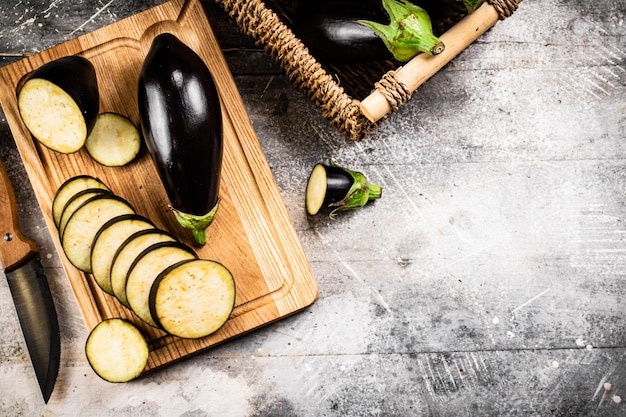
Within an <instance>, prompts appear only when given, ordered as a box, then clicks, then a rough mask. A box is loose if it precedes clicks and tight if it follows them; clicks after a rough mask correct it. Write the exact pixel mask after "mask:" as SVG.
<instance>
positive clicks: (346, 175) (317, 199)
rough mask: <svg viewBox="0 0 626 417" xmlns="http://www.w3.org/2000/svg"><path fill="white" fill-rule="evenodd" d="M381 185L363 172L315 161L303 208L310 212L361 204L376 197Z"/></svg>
mask: <svg viewBox="0 0 626 417" xmlns="http://www.w3.org/2000/svg"><path fill="white" fill-rule="evenodd" d="M381 195H382V187H381V186H380V185H377V184H372V183H370V182H369V181H368V180H367V178H366V177H365V175H364V174H362V173H361V172H357V171H352V170H349V169H346V168H343V167H340V166H337V165H334V164H333V165H325V164H317V165H315V166H314V167H313V170H312V171H311V174H310V175H309V180H308V182H307V186H306V211H307V213H309V214H310V215H312V216H314V215H316V214H318V213H320V212H330V216H331V217H333V216H334V215H335V213H337V212H339V211H345V210H350V209H354V208H358V207H362V206H364V205H365V204H366V203H367V202H368V201H370V200H375V199H378V198H380V197H381Z"/></svg>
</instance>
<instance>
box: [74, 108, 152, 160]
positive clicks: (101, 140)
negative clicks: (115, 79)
mask: <svg viewBox="0 0 626 417" xmlns="http://www.w3.org/2000/svg"><path fill="white" fill-rule="evenodd" d="M85 149H87V152H88V153H89V155H90V156H91V157H92V158H93V159H94V160H95V161H96V162H98V163H100V164H102V165H104V166H108V167H119V166H123V165H126V164H128V163H129V162H131V161H132V160H133V159H135V157H136V156H137V154H138V153H139V150H140V149H141V136H140V135H139V129H137V126H135V124H134V123H133V122H131V121H130V119H128V118H127V117H126V116H123V115H121V114H118V113H113V112H106V113H100V114H99V115H98V117H97V119H96V124H95V125H94V127H93V130H92V131H91V133H90V134H89V136H87V140H86V141H85Z"/></svg>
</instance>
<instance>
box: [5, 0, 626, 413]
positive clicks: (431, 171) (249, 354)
mask: <svg viewBox="0 0 626 417" xmlns="http://www.w3.org/2000/svg"><path fill="white" fill-rule="evenodd" d="M158 3H159V2H158V1H153V2H151V3H149V2H139V1H132V0H131V1H115V0H112V1H110V2H106V1H104V2H100V1H98V2H96V1H85V2H81V3H80V4H76V3H73V2H70V1H69V0H55V1H43V0H33V1H21V2H17V3H15V2H8V1H2V2H0V64H8V63H10V62H14V61H15V60H17V59H19V58H20V57H22V56H23V55H24V54H28V53H32V52H37V51H40V50H43V49H45V48H47V47H50V46H53V45H55V44H57V43H59V42H61V41H63V40H65V39H70V38H72V37H74V36H77V35H79V34H81V33H84V32H87V31H91V30H94V29H97V28H99V27H102V26H104V25H107V24H109V23H113V22H115V21H117V20H119V19H121V18H123V17H125V16H128V15H131V14H133V13H136V12H138V11H140V10H145V9H147V8H149V7H150V6H152V5H155V4H158ZM205 5H206V8H207V10H208V14H209V19H210V20H211V22H212V24H213V25H214V27H215V29H216V31H217V33H218V38H219V39H220V41H221V43H222V46H223V49H224V52H225V55H226V57H227V59H228V61H229V64H230V65H231V68H232V71H233V73H234V74H235V79H236V81H237V84H238V86H239V88H240V91H241V94H242V96H243V99H244V102H245V104H246V106H247V109H248V111H249V113H250V118H251V120H252V121H253V123H254V127H255V129H256V132H257V135H258V137H259V139H260V141H261V143H262V145H263V148H264V150H265V152H266V155H267V158H268V160H269V163H270V166H271V168H272V170H273V172H274V174H275V176H276V179H277V181H278V184H279V186H280V189H281V192H282V194H283V196H284V199H285V202H286V204H287V207H288V209H289V212H290V214H291V216H292V218H293V220H294V223H295V225H296V228H297V231H298V234H299V237H300V239H301V241H302V244H303V246H304V248H305V251H306V253H307V255H308V257H309V259H310V261H311V264H312V267H313V270H314V273H315V275H316V278H317V280H318V283H319V289H320V297H319V300H318V301H317V302H316V303H315V304H314V305H313V306H312V307H310V308H309V309H308V310H306V311H304V312H302V313H300V314H298V315H295V316H293V317H290V318H288V319H285V320H283V321H280V322H278V323H276V324H273V325H271V326H269V327H266V328H264V329H261V330H259V331H256V332H254V333H252V334H249V335H246V336H244V337H241V338H239V339H236V340H235V341H233V342H231V343H227V344H224V345H222V346H220V347H217V348H215V349H212V350H210V351H208V352H205V353H202V354H199V355H197V356H194V357H192V358H189V359H186V360H184V361H181V362H179V363H176V364H174V365H171V366H168V367H166V368H164V369H163V370H160V371H158V372H156V373H154V374H152V375H149V376H148V377H146V378H143V379H140V380H137V381H135V382H132V383H128V384H118V385H114V384H109V383H106V382H104V381H102V380H100V379H99V378H98V377H97V376H96V375H95V374H94V373H93V372H92V371H91V370H90V368H89V366H88V365H87V362H86V360H85V357H84V353H83V347H84V341H85V338H86V335H87V330H86V328H85V326H84V324H83V322H82V319H81V317H80V312H79V311H78V308H77V305H76V303H75V301H74V299H73V296H72V294H71V291H70V288H69V285H68V283H67V281H66V279H65V276H64V275H63V272H62V270H61V269H60V262H59V259H58V255H57V254H56V253H54V252H53V249H52V246H51V242H50V238H49V231H48V230H47V229H46V228H45V226H44V222H43V220H42V216H41V212H40V211H39V207H38V206H37V204H36V202H35V200H34V197H33V194H32V190H31V189H30V188H29V187H30V186H29V182H28V179H27V177H26V174H25V171H24V168H23V166H22V164H21V161H20V159H19V156H18V154H17V151H16V150H15V147H14V144H13V142H12V139H11V136H10V132H9V129H8V126H7V124H6V120H5V119H4V117H2V119H0V151H1V157H2V161H3V162H4V163H5V165H6V166H7V167H8V168H9V169H10V175H11V177H12V179H13V181H14V184H15V188H16V191H17V194H18V199H19V202H20V204H21V216H22V220H23V224H24V229H25V233H26V234H27V235H29V236H31V237H32V238H34V239H36V240H37V241H38V243H39V244H40V247H41V251H42V253H43V254H44V255H47V256H44V257H45V259H44V262H45V264H46V267H47V273H48V276H49V279H50V281H51V286H52V289H53V292H54V297H55V302H56V304H57V309H58V311H59V319H60V323H61V332H62V358H61V359H62V364H61V369H60V373H59V379H58V381H57V384H56V388H55V391H54V393H53V395H52V398H51V400H50V402H49V403H48V404H47V405H45V406H44V404H43V401H42V400H41V395H40V393H39V388H38V386H37V384H36V382H35V379H34V373H33V371H32V368H31V364H30V361H29V357H28V352H27V350H26V348H25V345H24V341H23V339H22V337H21V333H20V328H19V324H18V322H17V316H16V314H15V310H14V307H13V303H12V300H11V297H10V294H9V290H8V287H7V285H6V281H5V280H4V279H1V280H0V393H1V394H0V415H2V416H18V415H23V416H39V415H45V416H74V415H75V416H116V417H117V416H122V415H133V416H187V417H191V416H237V417H238V416H241V417H252V416H260V417H261V416H262V417H267V416H276V417H287V416H312V417H318V416H319V417H321V416H458V417H466V416H467V417H469V416H472V417H474V416H576V417H578V416H607V417H612V416H624V415H626V404H625V403H624V401H623V399H626V315H625V313H626V307H625V304H624V297H625V296H626V242H625V239H626V169H625V168H626V141H625V140H624V139H625V138H626V40H625V35H626V25H625V24H624V14H625V10H626V4H625V2H624V1H623V0H620V1H609V0H598V1H592V2H590V1H580V0H575V1H564V0H526V1H524V2H522V4H521V5H520V8H519V9H518V10H517V11H516V12H515V14H514V15H513V17H511V18H510V19H508V20H505V21H504V22H500V23H498V24H497V25H496V27H495V28H493V29H492V30H490V31H489V32H488V33H486V34H485V35H484V36H483V37H482V38H481V39H480V40H479V41H478V42H476V43H475V44H473V45H472V46H470V47H469V48H468V49H467V50H466V51H464V52H463V53H462V54H461V55H460V56H459V57H458V58H457V59H455V60H454V62H453V63H451V64H450V65H448V66H447V67H446V68H445V69H443V70H442V71H440V72H439V73H438V74H437V75H436V76H435V77H433V78H432V79H431V80H430V81H429V82H428V83H427V84H426V85H424V86H423V87H422V88H421V89H420V90H419V91H418V93H417V94H416V95H415V96H414V98H413V99H412V100H411V101H410V102H409V103H408V104H407V105H405V106H404V107H403V108H402V109H401V110H400V111H399V112H398V113H396V114H394V115H393V116H392V117H391V118H389V119H388V120H387V121H386V122H385V123H383V125H382V126H381V127H380V129H379V130H377V131H376V132H375V133H374V134H372V135H371V136H370V137H368V138H366V139H364V140H362V141H359V142H351V141H348V140H346V139H345V138H344V137H343V136H342V135H341V134H339V133H338V132H337V131H335V130H334V129H333V128H331V127H329V126H328V125H327V123H326V122H325V121H324V120H323V119H322V118H321V116H320V115H319V112H318V111H317V109H316V108H315V107H314V106H313V105H312V104H310V103H309V102H308V101H307V99H306V98H305V97H304V96H303V94H302V93H300V92H299V91H297V90H295V89H293V88H292V87H291V86H290V85H289V84H288V83H287V82H286V81H285V78H284V77H283V76H282V74H281V73H280V71H279V70H278V69H277V68H276V67H275V66H274V65H273V63H272V62H271V61H270V60H269V58H268V57H266V56H265V54H263V52H262V51H259V50H258V49H257V48H255V47H254V45H253V43H252V42H251V41H250V40H249V39H246V38H242V37H241V36H240V35H239V34H238V33H237V31H236V28H235V26H234V24H233V23H232V22H231V21H229V20H228V18H227V17H226V16H225V15H224V14H223V13H222V12H221V11H220V10H218V9H217V8H216V6H215V5H214V4H212V3H210V2H208V1H207V2H205ZM329 160H333V161H335V162H337V163H339V164H342V165H345V166H348V167H351V168H354V169H358V170H361V171H363V172H364V173H366V174H367V175H368V177H369V178H370V179H371V180H372V181H373V182H378V183H380V184H382V186H383V187H384V192H383V198H382V199H381V200H379V201H377V202H376V203H374V204H371V205H368V206H367V207H366V208H364V209H362V210H360V211H358V212H353V213H349V214H346V215H341V216H338V217H337V219H335V220H330V219H327V218H322V217H319V218H309V217H307V216H306V215H305V212H304V204H303V193H304V187H305V184H306V179H307V176H308V173H309V170H310V168H311V167H312V166H313V165H314V164H315V163H317V162H320V161H329Z"/></svg>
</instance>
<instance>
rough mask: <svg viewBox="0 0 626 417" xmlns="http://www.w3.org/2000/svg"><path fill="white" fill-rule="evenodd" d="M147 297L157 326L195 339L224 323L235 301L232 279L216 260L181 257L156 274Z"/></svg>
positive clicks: (213, 330)
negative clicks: (184, 259)
mask: <svg viewBox="0 0 626 417" xmlns="http://www.w3.org/2000/svg"><path fill="white" fill-rule="evenodd" d="M149 301H150V314H151V315H152V318H153V319H154V321H155V322H156V324H157V326H158V327H159V328H161V329H163V330H164V331H165V332H167V333H169V334H172V335H175V336H178V337H182V338H190V339H196V338H200V337H204V336H208V335H210V334H212V333H214V332H216V331H217V330H218V329H219V328H220V327H222V326H223V325H224V323H226V321H227V320H228V318H229V317H230V315H231V313H232V311H233V308H234V305H235V281H234V279H233V276H232V274H231V272H230V271H229V270H228V269H227V268H226V267H225V266H224V265H222V264H221V263H219V262H216V261H211V260H206V259H194V260H191V261H181V262H179V263H177V264H174V265H172V266H170V267H169V268H167V269H166V270H164V271H163V272H161V273H160V274H159V276H158V277H157V279H156V280H155V282H154V283H153V285H152V288H151V290H150V300H149Z"/></svg>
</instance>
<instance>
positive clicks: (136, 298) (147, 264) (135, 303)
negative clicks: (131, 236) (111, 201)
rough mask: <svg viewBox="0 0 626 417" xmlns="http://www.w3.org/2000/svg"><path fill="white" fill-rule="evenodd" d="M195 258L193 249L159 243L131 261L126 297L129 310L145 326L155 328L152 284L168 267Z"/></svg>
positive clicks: (180, 244)
mask: <svg viewBox="0 0 626 417" xmlns="http://www.w3.org/2000/svg"><path fill="white" fill-rule="evenodd" d="M197 257H198V256H197V255H196V253H195V252H194V251H193V249H191V248H190V247H188V246H187V245H184V244H182V243H180V242H160V243H156V244H154V245H151V246H149V247H148V248H146V249H144V250H143V251H142V252H141V253H140V254H139V255H137V257H136V258H135V260H134V261H133V263H132V265H131V266H130V268H129V270H128V275H127V278H126V297H127V298H128V303H129V304H130V308H131V310H132V311H133V312H134V313H135V314H136V315H137V316H138V317H139V318H140V319H141V320H143V321H144V322H146V323H147V324H149V325H151V326H154V327H157V325H156V323H155V322H154V320H153V319H152V315H151V314H150V303H149V298H150V289H151V288H152V284H153V283H154V281H155V280H156V279H157V277H158V276H159V274H160V273H161V272H162V271H164V270H165V269H167V268H168V267H169V266H171V265H174V264H175V263H178V262H180V261H185V260H191V259H196V258H197Z"/></svg>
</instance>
